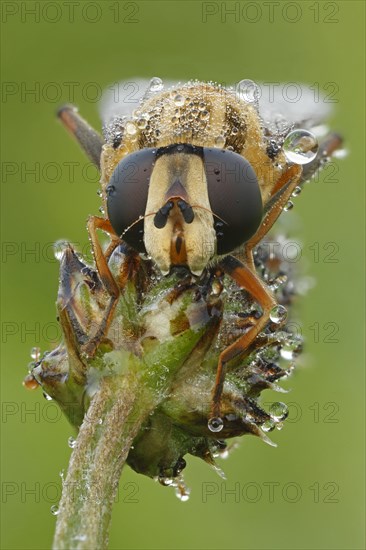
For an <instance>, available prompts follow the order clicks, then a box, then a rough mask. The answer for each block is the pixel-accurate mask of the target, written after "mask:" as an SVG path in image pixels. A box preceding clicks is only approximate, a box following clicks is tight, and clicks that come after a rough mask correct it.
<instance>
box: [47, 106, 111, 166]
mask: <svg viewBox="0 0 366 550" xmlns="http://www.w3.org/2000/svg"><path fill="white" fill-rule="evenodd" d="M57 116H58V117H59V119H60V120H61V122H62V123H63V124H64V126H65V127H66V128H67V129H68V130H69V132H71V134H72V135H73V136H74V137H75V138H76V139H77V141H78V142H79V144H80V145H81V147H82V149H83V150H84V151H85V153H86V154H87V156H88V157H89V159H90V160H91V161H92V162H93V163H94V164H95V165H96V166H97V167H98V168H100V155H101V153H102V146H103V139H102V137H101V136H100V135H99V134H98V132H96V131H95V130H94V129H93V128H92V127H91V126H89V124H88V123H87V122H86V121H85V120H84V119H83V118H81V116H80V115H79V113H78V111H77V109H76V107H74V106H73V105H64V106H63V107H61V108H60V109H59V110H58V112H57Z"/></svg>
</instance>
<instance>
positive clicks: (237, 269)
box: [211, 256, 277, 431]
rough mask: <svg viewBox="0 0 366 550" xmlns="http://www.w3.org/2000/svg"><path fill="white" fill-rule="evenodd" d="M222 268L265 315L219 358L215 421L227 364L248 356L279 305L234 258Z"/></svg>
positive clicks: (253, 274)
mask: <svg viewBox="0 0 366 550" xmlns="http://www.w3.org/2000/svg"><path fill="white" fill-rule="evenodd" d="M220 266H221V267H222V268H223V269H224V271H225V272H226V273H227V274H228V275H230V277H232V278H233V279H234V281H235V282H236V283H237V284H238V285H239V286H240V287H242V288H244V289H245V290H247V291H248V292H249V293H250V294H251V296H252V297H253V299H254V300H255V301H256V302H258V304H259V305H260V306H261V308H262V310H263V314H262V316H261V317H260V318H259V319H257V320H256V323H255V324H254V325H253V326H252V327H251V328H249V330H248V331H247V332H246V333H245V334H243V336H241V337H240V338H238V340H236V341H235V342H234V343H233V344H231V345H230V346H228V347H227V348H226V349H225V350H224V351H223V352H222V353H221V355H220V357H219V362H218V366H217V372H216V382H215V387H214V390H213V396H212V409H211V412H212V417H213V418H214V419H217V418H219V417H220V406H221V394H222V390H223V385H224V381H225V366H226V363H228V362H229V361H230V360H231V359H234V357H236V356H238V355H241V356H243V357H245V356H246V355H248V353H249V348H250V345H251V344H252V343H253V341H254V340H255V338H256V337H257V335H258V334H259V333H260V332H261V330H263V328H264V327H265V326H266V324H267V322H268V320H269V314H270V311H271V310H272V308H273V307H275V306H276V305H277V302H276V300H275V298H274V297H273V296H272V294H271V293H270V292H269V290H268V289H267V287H266V285H265V284H264V283H263V281H262V280H261V279H260V278H259V276H258V275H256V274H255V273H254V272H253V271H252V270H251V269H250V268H248V267H246V266H245V265H243V264H242V263H241V262H240V261H239V260H237V259H236V258H234V257H233V256H227V257H226V258H224V259H223V260H222V261H221V262H220ZM211 420H212V419H211ZM213 431H215V430H213ZM217 431H219V430H217Z"/></svg>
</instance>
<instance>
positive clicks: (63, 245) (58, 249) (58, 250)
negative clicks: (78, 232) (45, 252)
mask: <svg viewBox="0 0 366 550" xmlns="http://www.w3.org/2000/svg"><path fill="white" fill-rule="evenodd" d="M68 246H69V243H67V242H66V241H56V242H55V244H54V245H53V254H54V256H55V258H56V260H58V261H59V262H60V261H61V260H62V258H63V256H64V254H65V251H66V249H67V248H68Z"/></svg>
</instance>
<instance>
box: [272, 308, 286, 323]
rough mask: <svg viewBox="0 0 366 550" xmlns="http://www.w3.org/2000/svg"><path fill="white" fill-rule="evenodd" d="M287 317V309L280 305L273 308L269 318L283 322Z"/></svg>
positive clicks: (276, 321) (275, 321)
mask: <svg viewBox="0 0 366 550" xmlns="http://www.w3.org/2000/svg"><path fill="white" fill-rule="evenodd" d="M286 317H287V309H286V308H285V307H284V306H281V305H278V306H275V307H274V308H272V309H271V311H270V314H269V318H270V319H271V321H272V323H276V324H278V323H282V322H283V321H284V320H285V319H286Z"/></svg>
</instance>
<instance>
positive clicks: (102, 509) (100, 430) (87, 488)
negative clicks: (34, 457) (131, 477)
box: [53, 373, 155, 550]
mask: <svg viewBox="0 0 366 550" xmlns="http://www.w3.org/2000/svg"><path fill="white" fill-rule="evenodd" d="M154 406H155V403H154V399H153V398H152V397H151V394H150V393H147V391H146V389H145V387H144V384H141V380H139V376H137V375H136V374H135V373H129V374H127V375H125V376H123V377H119V376H118V377H116V376H111V377H105V378H103V379H102V380H101V383H100V387H99V389H98V391H97V392H96V394H95V395H94V397H93V399H92V402H91V404H90V407H89V409H88V411H87V413H86V415H85V418H84V421H83V423H82V425H81V427H80V431H79V435H78V437H77V440H76V446H75V448H74V450H73V453H72V455H71V459H70V464H69V468H68V472H67V477H66V479H65V482H64V484H63V490H62V497H61V501H60V505H59V513H58V517H57V524H56V533H55V538H54V543H53V549H54V550H64V549H65V550H66V549H67V550H71V549H78V550H84V549H85V550H104V549H106V548H107V546H108V533H109V526H110V522H111V515H112V507H113V503H114V500H115V498H116V493H117V489H118V483H119V479H120V475H121V471H122V468H123V466H124V464H125V462H126V459H127V456H128V453H129V450H130V448H131V445H132V442H133V440H134V438H135V436H136V434H137V433H138V431H139V429H140V427H141V425H142V423H143V422H144V420H145V419H146V417H147V415H148V414H149V413H150V412H151V410H152V409H153V408H154Z"/></svg>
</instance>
